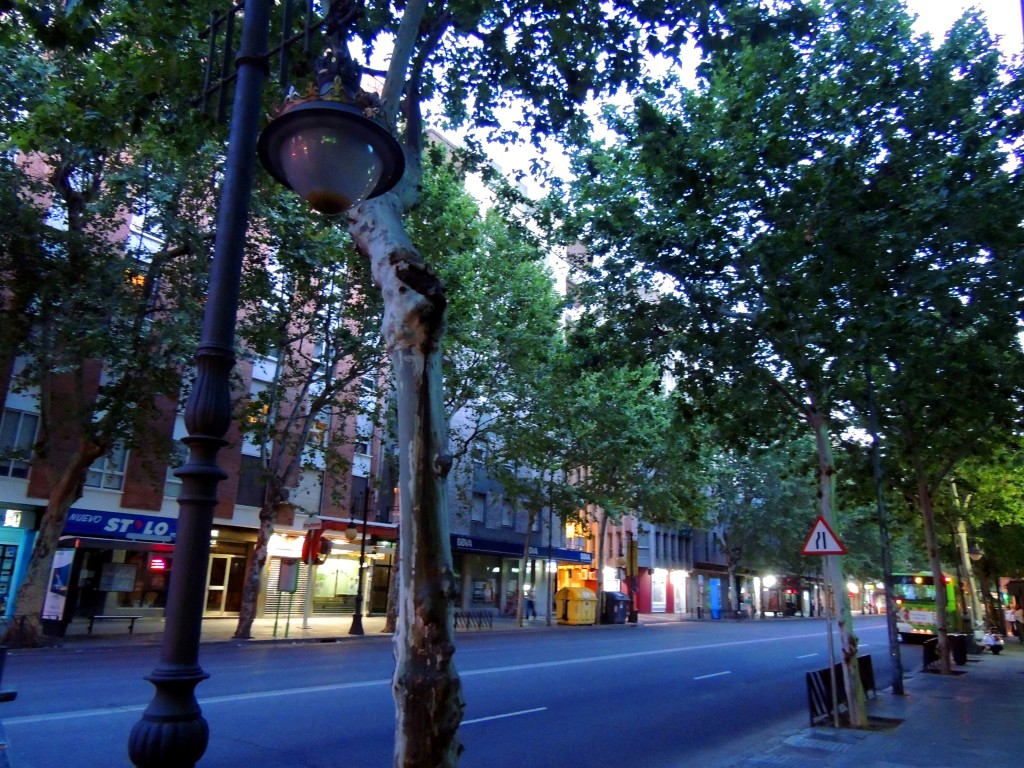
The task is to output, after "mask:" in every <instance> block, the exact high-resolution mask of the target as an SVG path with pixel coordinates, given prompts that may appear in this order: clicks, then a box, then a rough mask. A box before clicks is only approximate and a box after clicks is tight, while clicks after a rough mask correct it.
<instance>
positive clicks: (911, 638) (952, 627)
mask: <svg viewBox="0 0 1024 768" xmlns="http://www.w3.org/2000/svg"><path fill="white" fill-rule="evenodd" d="M892 581H893V600H894V602H895V603H896V629H897V631H898V632H899V633H900V640H902V641H903V642H905V643H907V642H911V643H913V642H917V643H923V642H924V641H925V640H927V639H928V638H929V637H934V636H935V634H936V632H937V619H936V607H935V579H934V578H933V577H932V574H931V573H927V572H921V573H894V574H893V575H892ZM943 581H944V582H945V583H944V584H943V588H944V589H945V590H946V627H947V629H949V631H951V632H955V631H957V629H958V627H959V624H958V622H957V618H956V615H957V614H956V579H954V578H953V577H952V576H949V575H947V574H943Z"/></svg>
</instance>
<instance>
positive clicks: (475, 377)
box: [408, 152, 562, 457]
mask: <svg viewBox="0 0 1024 768" xmlns="http://www.w3.org/2000/svg"><path fill="white" fill-rule="evenodd" d="M527 223H528V222H527V221H526V220H525V219H523V220H520V221H516V220H508V219H504V218H502V217H500V216H498V215H497V214H496V212H495V211H493V210H488V211H486V212H484V213H481V211H480V209H479V207H478V205H477V203H476V202H474V200H473V199H472V198H471V197H470V195H469V194H468V193H467V192H466V190H465V189H464V187H463V174H462V172H461V171H460V168H459V165H457V162H456V158H448V157H446V156H444V155H443V154H442V153H440V152H434V153H432V154H430V155H429V156H428V158H427V164H426V170H425V173H424V180H423V188H422V197H421V203H420V205H419V207H418V208H417V209H416V210H415V211H413V212H412V214H411V215H410V216H409V219H408V229H409V234H410V236H411V237H412V239H413V242H414V243H415V244H416V245H417V247H418V248H419V249H420V250H421V251H422V253H423V254H424V256H425V257H426V259H427V261H428V263H430V264H431V265H432V266H433V267H434V269H435V270H436V271H437V273H438V274H439V275H440V276H441V278H442V280H443V281H444V283H445V289H446V292H447V297H448V316H449V327H448V333H447V334H446V338H445V364H446V366H445V367H446V371H445V374H446V375H445V407H446V411H447V414H448V417H449V420H450V421H452V422H453V424H454V427H453V429H452V431H451V436H450V439H451V441H452V452H453V454H454V455H455V456H456V457H461V456H463V455H464V454H465V453H466V451H467V450H468V446H469V444H470V443H471V442H472V441H473V440H476V439H478V438H480V437H484V436H489V437H488V439H489V440H490V441H491V442H492V443H498V442H501V439H500V437H499V433H500V432H501V431H502V430H504V429H507V428H512V427H513V426H514V422H515V421H516V420H517V419H519V418H521V414H520V411H521V407H522V404H523V403H524V402H527V401H529V400H530V399H531V398H532V396H533V395H532V391H533V390H534V389H535V388H537V387H543V386H545V382H544V380H543V378H541V377H539V376H538V372H539V371H540V370H543V369H544V368H545V366H548V365H549V364H550V363H549V357H550V355H551V353H552V350H553V349H554V348H555V346H556V345H557V343H558V338H559V335H560V331H559V313H560V310H561V308H562V302H561V300H560V299H559V297H558V296H557V294H556V293H555V291H554V286H553V283H552V279H551V276H550V274H549V273H548V272H547V270H546V268H545V267H544V265H543V261H542V259H543V253H542V251H541V250H540V248H539V245H538V243H537V240H536V237H535V236H533V235H531V234H530V233H529V232H528V231H527V230H526V229H525V227H526V225H527ZM456 414H460V417H459V418H458V419H457V420H456V419H455V418H454V417H455V415H456ZM456 421H457V423H455V422H456Z"/></svg>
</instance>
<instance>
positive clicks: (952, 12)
mask: <svg viewBox="0 0 1024 768" xmlns="http://www.w3.org/2000/svg"><path fill="white" fill-rule="evenodd" d="M906 5H907V8H909V9H910V11H911V12H913V13H916V14H917V16H918V20H917V28H918V30H919V31H921V32H929V33H931V35H932V37H935V38H938V37H941V36H942V35H943V34H945V32H946V30H948V29H949V28H950V27H951V26H952V25H953V22H954V21H956V20H957V19H958V18H960V15H961V14H962V13H963V12H964V11H966V10H967V9H969V8H978V9H979V10H980V11H982V12H983V13H984V14H985V16H986V18H987V19H988V26H989V29H990V30H992V31H994V32H995V33H996V34H997V35H1000V36H1001V37H1002V49H1003V51H1005V52H1007V53H1011V54H1014V53H1020V52H1021V48H1022V38H1024V32H1022V25H1021V0H974V2H962V1H961V0H906Z"/></svg>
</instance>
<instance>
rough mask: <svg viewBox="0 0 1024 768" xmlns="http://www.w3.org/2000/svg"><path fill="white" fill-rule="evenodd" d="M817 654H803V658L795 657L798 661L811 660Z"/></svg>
mask: <svg viewBox="0 0 1024 768" xmlns="http://www.w3.org/2000/svg"><path fill="white" fill-rule="evenodd" d="M817 655H818V654H816V653H805V654H804V655H803V656H797V658H798V659H813V658H814V657H815V656H817Z"/></svg>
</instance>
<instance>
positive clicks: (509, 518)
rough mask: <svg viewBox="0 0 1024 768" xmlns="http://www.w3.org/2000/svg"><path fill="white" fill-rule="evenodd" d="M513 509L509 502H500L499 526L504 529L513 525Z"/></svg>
mask: <svg viewBox="0 0 1024 768" xmlns="http://www.w3.org/2000/svg"><path fill="white" fill-rule="evenodd" d="M515 520H516V517H515V507H514V506H513V505H512V502H511V501H508V500H505V501H502V502H501V525H502V527H504V528H511V527H512V526H513V525H514V524H515Z"/></svg>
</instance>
